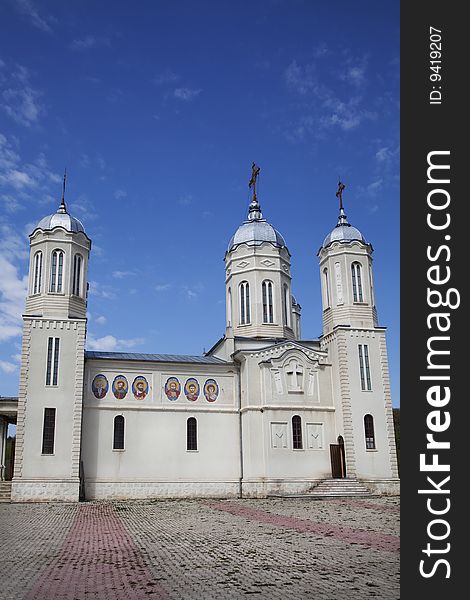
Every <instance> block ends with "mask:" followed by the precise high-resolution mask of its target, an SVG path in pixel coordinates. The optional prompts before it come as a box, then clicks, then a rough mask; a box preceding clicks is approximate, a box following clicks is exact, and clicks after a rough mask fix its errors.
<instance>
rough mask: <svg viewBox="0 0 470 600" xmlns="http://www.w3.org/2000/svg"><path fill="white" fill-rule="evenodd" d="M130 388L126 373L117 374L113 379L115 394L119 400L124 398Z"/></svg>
mask: <svg viewBox="0 0 470 600" xmlns="http://www.w3.org/2000/svg"><path fill="white" fill-rule="evenodd" d="M128 389H129V384H128V383H127V379H126V378H125V377H124V375H116V377H115V378H114V381H113V394H114V397H115V398H117V399H118V400H123V399H124V398H125V397H126V395H127V391H128Z"/></svg>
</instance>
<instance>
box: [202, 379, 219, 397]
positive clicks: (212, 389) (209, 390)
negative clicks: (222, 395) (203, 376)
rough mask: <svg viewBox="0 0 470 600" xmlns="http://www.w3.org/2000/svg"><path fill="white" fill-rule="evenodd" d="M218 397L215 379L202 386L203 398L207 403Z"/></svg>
mask: <svg viewBox="0 0 470 600" xmlns="http://www.w3.org/2000/svg"><path fill="white" fill-rule="evenodd" d="M218 395H219V386H218V385H217V381H216V380H215V379H208V380H207V381H206V383H205V384H204V396H205V397H206V400H207V401H208V402H215V401H216V400H217V397H218Z"/></svg>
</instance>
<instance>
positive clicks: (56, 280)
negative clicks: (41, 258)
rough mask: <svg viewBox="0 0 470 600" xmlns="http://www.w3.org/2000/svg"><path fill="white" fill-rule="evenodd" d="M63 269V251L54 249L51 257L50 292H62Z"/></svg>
mask: <svg viewBox="0 0 470 600" xmlns="http://www.w3.org/2000/svg"><path fill="white" fill-rule="evenodd" d="M63 271H64V253H63V252H62V250H54V251H53V252H52V257H51V292H57V293H59V294H60V293H61V292H62V275H63Z"/></svg>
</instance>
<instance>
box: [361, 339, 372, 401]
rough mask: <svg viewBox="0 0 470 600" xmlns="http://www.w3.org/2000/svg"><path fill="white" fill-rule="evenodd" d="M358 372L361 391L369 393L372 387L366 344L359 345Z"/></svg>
mask: <svg viewBox="0 0 470 600" xmlns="http://www.w3.org/2000/svg"><path fill="white" fill-rule="evenodd" d="M359 372H360V374H361V390H363V391H368V392H370V391H371V389H372V386H371V382H370V366H369V346H368V345H367V344H359Z"/></svg>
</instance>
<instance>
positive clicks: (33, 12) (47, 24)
mask: <svg viewBox="0 0 470 600" xmlns="http://www.w3.org/2000/svg"><path fill="white" fill-rule="evenodd" d="M13 3H14V4H15V6H16V8H17V9H18V11H19V12H20V13H21V14H22V15H25V16H26V17H28V18H29V20H30V22H31V24H32V25H33V26H34V27H36V28H37V29H41V31H45V32H46V33H52V27H51V24H52V23H55V22H56V19H55V18H54V17H52V16H47V17H43V16H41V15H40V14H39V12H38V10H37V9H36V7H35V6H34V3H33V2H32V1H31V0H13Z"/></svg>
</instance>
